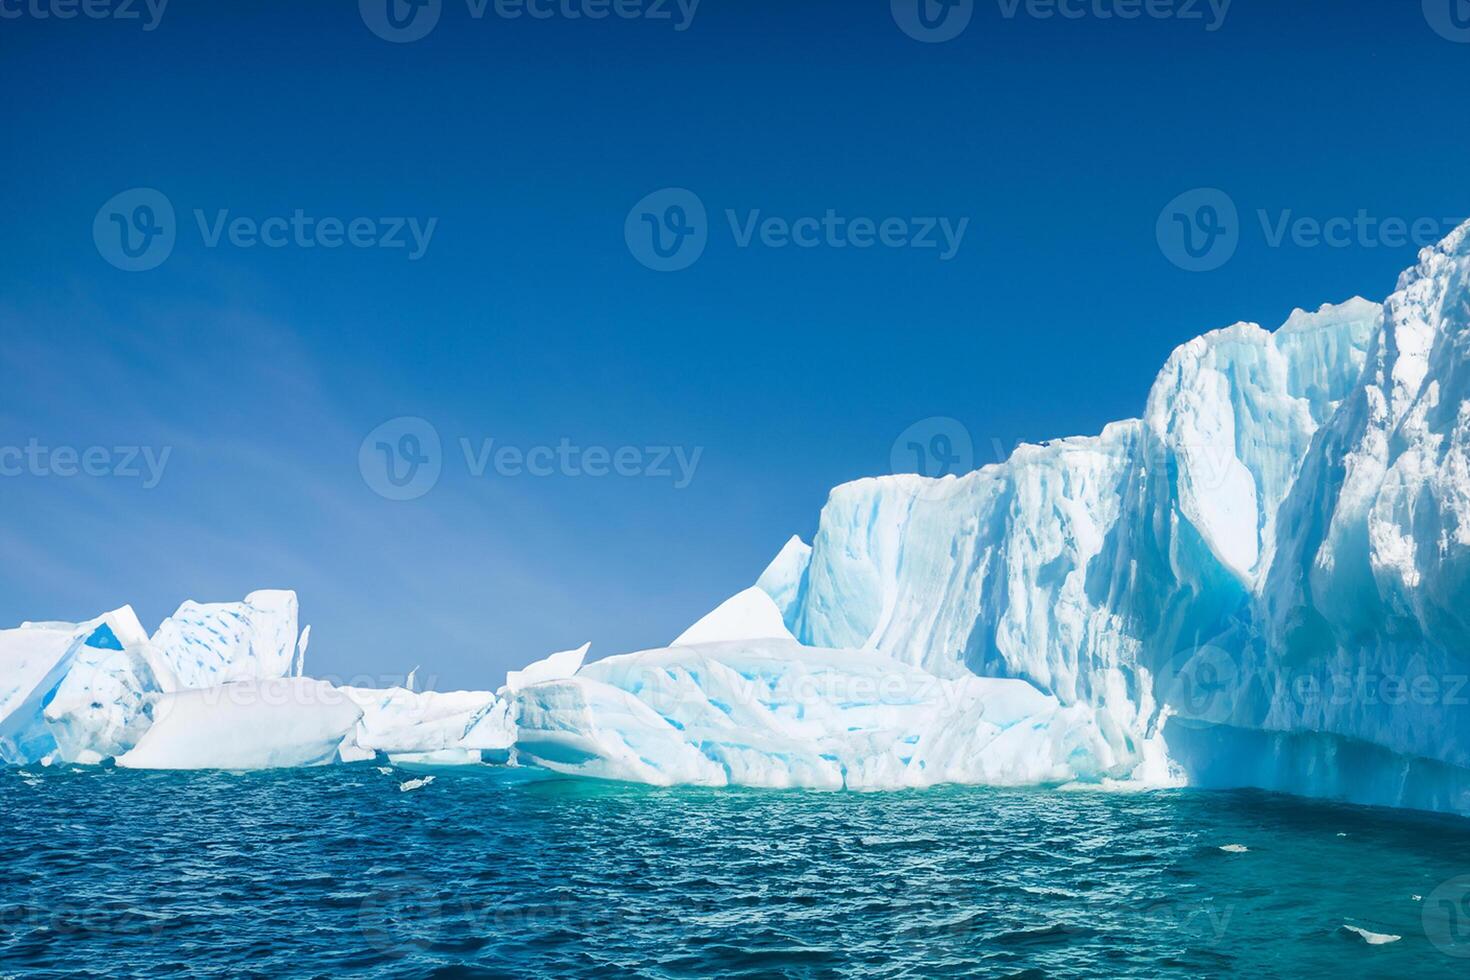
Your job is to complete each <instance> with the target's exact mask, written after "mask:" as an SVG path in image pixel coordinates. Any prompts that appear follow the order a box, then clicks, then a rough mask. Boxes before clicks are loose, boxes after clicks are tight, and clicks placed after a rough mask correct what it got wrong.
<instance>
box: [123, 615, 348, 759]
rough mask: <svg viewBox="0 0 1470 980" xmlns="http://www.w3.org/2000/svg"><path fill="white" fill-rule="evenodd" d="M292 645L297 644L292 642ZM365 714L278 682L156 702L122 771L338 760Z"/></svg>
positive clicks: (344, 700) (324, 689) (309, 685)
mask: <svg viewBox="0 0 1470 980" xmlns="http://www.w3.org/2000/svg"><path fill="white" fill-rule="evenodd" d="M293 645H294V637H293ZM361 718H362V710H361V709H360V708H358V707H357V705H356V704H354V703H353V702H352V699H351V698H349V697H347V695H346V694H344V693H343V692H342V691H340V690H339V689H337V688H335V687H333V686H332V685H331V684H328V683H326V682H325V681H314V680H310V679H307V678H298V677H290V678H275V679H271V680H247V681H235V682H232V683H229V684H222V685H220V686H218V687H212V688H205V689H200V690H188V691H178V692H175V693H171V694H165V695H163V696H162V697H160V698H159V699H158V700H157V701H156V702H155V704H154V707H153V721H152V724H151V725H150V726H149V727H148V730H147V731H146V732H144V733H143V736H142V738H140V739H139V740H138V744H137V745H136V746H134V747H133V748H132V749H131V750H129V751H128V752H125V753H123V754H122V755H120V756H118V757H117V765H118V766H119V767H121V768H124V769H236V770H244V769H279V768H294V767H298V766H318V765H326V764H328V763H332V762H337V761H339V755H338V750H339V748H341V747H342V746H343V745H344V743H345V744H350V743H351V741H352V737H353V731H354V729H355V727H356V725H357V723H358V720H359V719H361Z"/></svg>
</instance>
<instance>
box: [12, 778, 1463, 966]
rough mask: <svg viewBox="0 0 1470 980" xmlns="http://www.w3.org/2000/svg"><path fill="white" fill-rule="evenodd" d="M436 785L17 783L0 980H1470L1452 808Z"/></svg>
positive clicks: (462, 781)
mask: <svg viewBox="0 0 1470 980" xmlns="http://www.w3.org/2000/svg"><path fill="white" fill-rule="evenodd" d="M420 775H423V773H422V772H406V771H404V770H393V771H391V772H389V773H386V774H385V773H381V772H379V771H378V769H377V768H376V767H374V766H352V767H335V768H328V769H317V770H297V771H287V772H273V773H251V774H239V775H235V774H226V773H193V774H190V773H144V772H127V771H122V770H71V769H67V768H62V769H59V770H56V769H53V770H40V769H28V770H15V769H11V770H5V771H0V976H3V977H29V976H54V975H63V974H65V973H66V972H68V971H75V970H81V969H86V970H90V971H93V972H94V973H96V974H99V975H103V976H109V977H132V976H139V977H141V976H157V975H160V974H165V973H175V974H179V975H186V976H201V975H202V976H211V975H212V976H240V975H257V976H273V977H287V976H303V977H304V976H394V977H398V976H441V977H450V976H500V977H577V976H587V977H705V976H742V977H858V976H862V977H938V976H987V977H988V976H997V977H1084V976H1085V977H1195V976H1240V977H1303V976H1306V977H1311V976H1322V977H1334V978H1343V977H1382V976H1394V975H1408V974H1412V975H1414V976H1415V977H1426V976H1427V977H1436V976H1445V977H1450V976H1465V975H1467V973H1470V916H1467V915H1466V913H1467V912H1470V901H1467V900H1466V895H1467V894H1470V878H1464V879H1461V877H1460V876H1464V875H1470V822H1466V821H1460V820H1456V819H1451V818H1438V817H1430V816H1422V815H1415V814H1403V813H1395V812H1390V811H1380V810H1370V809H1362V808H1353V807H1346V806H1339V805H1334V804H1329V803H1314V802H1307V801H1302V800H1296V799H1290V798H1285V797H1275V796H1268V795H1265V794H1254V793H1205V792H1195V791H1184V790H1181V791H1168V792H1158V793H1146V794H1127V795H1124V794H1111V793H1103V792H1096V791H1078V792H1070V791H1065V790H994V789H962V788H952V789H938V790H930V791H923V792H905V793H888V794H857V793H808V792H789V793H782V792H753V791H740V790H731V791H716V790H697V789H668V790H664V789H650V788H644V787H634V786H620V785H613V784H602V783H592V782H578V781H567V780H545V779H542V780H537V779H531V778H528V777H527V776H526V775H524V774H517V773H515V772H513V771H506V770H489V769H486V770H484V771H464V770H454V771H440V772H438V773H436V778H435V780H434V781H433V782H432V783H430V784H428V785H425V786H423V787H422V788H419V789H415V790H411V791H409V792H403V791H401V790H400V786H401V784H403V783H404V782H405V781H407V780H409V779H412V778H415V777H418V776H420ZM1227 845H1242V846H1244V847H1246V848H1248V850H1246V851H1244V852H1231V851H1224V850H1221V848H1222V847H1224V846H1227ZM1415 896H1418V899H1417V900H1416V898H1415ZM1344 925H1356V926H1359V927H1361V928H1363V929H1366V930H1368V931H1370V932H1374V933H1382V934H1392V935H1398V936H1401V937H1402V938H1401V939H1399V940H1398V941H1397V942H1393V943H1388V944H1384V945H1369V944H1367V943H1366V942H1364V941H1363V940H1362V939H1361V938H1359V937H1358V936H1357V935H1355V934H1353V933H1351V932H1349V931H1347V930H1345V929H1344V928H1343V926H1344Z"/></svg>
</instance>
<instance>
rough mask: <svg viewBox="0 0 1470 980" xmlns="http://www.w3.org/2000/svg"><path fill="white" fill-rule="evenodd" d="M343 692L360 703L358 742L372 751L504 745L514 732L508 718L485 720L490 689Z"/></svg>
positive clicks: (491, 706)
mask: <svg viewBox="0 0 1470 980" xmlns="http://www.w3.org/2000/svg"><path fill="white" fill-rule="evenodd" d="M341 691H342V693H343V694H345V695H346V696H347V697H348V698H350V699H351V700H352V702H353V703H354V704H356V705H357V706H358V707H359V708H361V709H362V721H360V722H359V723H358V726H357V734H356V737H355V741H356V744H357V745H358V746H359V747H360V748H363V749H368V750H372V751H374V752H389V753H417V752H438V751H440V750H473V751H474V752H475V753H476V761H478V752H479V750H480V749H503V748H508V747H509V746H510V744H511V742H513V741H514V739H515V736H514V733H513V732H512V731H511V730H510V728H509V726H508V725H507V724H506V719H505V717H504V715H505V712H504V709H502V711H501V717H500V723H499V725H496V724H494V723H489V724H487V719H489V718H490V717H491V716H492V715H494V713H495V709H496V706H497V704H498V702H497V700H496V697H495V695H494V694H491V693H490V692H488V691H453V692H447V693H439V692H435V691H413V690H410V689H408V688H403V687H394V688H387V689H384V690H373V689H368V688H357V687H344V688H341Z"/></svg>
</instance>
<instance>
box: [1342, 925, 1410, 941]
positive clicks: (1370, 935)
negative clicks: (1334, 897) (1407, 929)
mask: <svg viewBox="0 0 1470 980" xmlns="http://www.w3.org/2000/svg"><path fill="white" fill-rule="evenodd" d="M1342 930H1343V932H1347V933H1351V934H1352V935H1354V936H1357V937H1358V938H1359V939H1361V940H1362V941H1363V942H1365V943H1367V944H1368V945H1369V946H1383V945H1386V944H1387V943H1396V942H1398V941H1399V940H1400V939H1403V938H1404V937H1403V936H1395V935H1392V934H1390V933H1387V932H1369V931H1368V930H1367V929H1359V928H1358V927H1357V926H1350V925H1348V924H1347V923H1346V922H1344V923H1343V924H1342Z"/></svg>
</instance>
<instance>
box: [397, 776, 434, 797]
mask: <svg viewBox="0 0 1470 980" xmlns="http://www.w3.org/2000/svg"><path fill="white" fill-rule="evenodd" d="M433 781H434V777H433V776H425V777H424V778H423V779H410V780H409V781H408V782H406V783H399V784H398V792H400V793H408V792H411V791H412V790H416V789H422V788H423V787H425V786H427V785H429V784H430V783H432V782H433Z"/></svg>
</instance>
